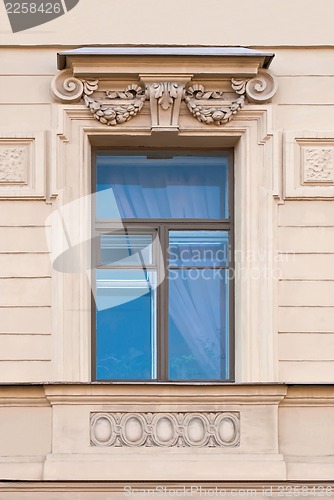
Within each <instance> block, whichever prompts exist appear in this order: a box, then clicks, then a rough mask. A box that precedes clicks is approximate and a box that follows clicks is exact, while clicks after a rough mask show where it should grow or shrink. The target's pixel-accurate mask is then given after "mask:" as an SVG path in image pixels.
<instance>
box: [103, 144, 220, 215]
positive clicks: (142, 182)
mask: <svg viewBox="0 0 334 500" xmlns="http://www.w3.org/2000/svg"><path fill="white" fill-rule="evenodd" d="M165 156H168V157H167V158H157V157H154V156H152V157H150V156H147V155H139V154H138V155H137V156H135V155H132V156H130V155H129V156H105V155H98V156H97V160H96V168H97V186H96V191H97V195H96V217H97V218H98V219H110V218H115V217H121V218H128V219H136V218H144V219H147V218H155V219H161V218H163V219H165V218H166V219H170V218H192V219H226V218H228V159H227V156H205V155H203V156H200V155H198V156H190V155H188V156H187V155H185V156H177V155H175V153H173V152H170V153H169V154H168V152H167V154H166V155H165ZM103 190H109V191H110V190H112V191H111V193H112V194H113V196H110V195H108V196H104V195H103ZM115 203H116V205H117V209H118V210H115ZM117 214H119V215H117Z"/></svg>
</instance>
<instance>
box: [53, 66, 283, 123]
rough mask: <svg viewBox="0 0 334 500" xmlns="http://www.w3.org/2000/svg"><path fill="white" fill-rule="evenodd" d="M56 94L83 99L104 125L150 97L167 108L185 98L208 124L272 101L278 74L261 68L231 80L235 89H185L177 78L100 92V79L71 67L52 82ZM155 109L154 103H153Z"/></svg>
mask: <svg viewBox="0 0 334 500" xmlns="http://www.w3.org/2000/svg"><path fill="white" fill-rule="evenodd" d="M51 90H52V94H53V97H54V98H55V99H56V100H58V101H60V102H63V103H74V102H78V101H80V99H83V100H84V102H85V104H86V106H87V107H88V108H89V109H90V111H91V112H92V114H93V116H94V118H95V119H96V120H98V121H99V122H101V123H102V124H104V125H111V126H113V125H118V124H121V123H124V122H126V121H129V120H130V119H131V118H133V117H134V116H136V115H137V114H138V113H139V112H140V111H141V109H142V108H143V106H144V103H145V101H146V100H151V99H152V95H153V99H155V100H156V101H157V104H158V106H160V108H161V109H162V110H163V111H165V112H167V111H169V110H170V108H172V107H173V104H174V103H176V102H180V101H181V100H183V101H184V102H185V103H186V105H187V108H188V110H189V111H190V113H191V114H192V115H193V116H194V117H195V118H196V119H197V120H198V121H200V122H202V123H205V124H207V125H210V124H215V125H224V124H225V123H228V122H229V121H230V120H232V119H233V117H234V116H235V115H236V114H237V113H238V112H239V111H240V109H241V108H242V106H243V105H244V103H245V102H246V100H247V101H248V102H256V103H264V102H268V101H269V100H270V99H271V98H272V97H273V96H274V94H275V93H276V90H277V85H276V81H275V79H274V77H273V76H272V75H271V74H270V73H269V72H268V71H267V70H260V71H259V73H258V75H257V76H256V77H255V78H252V79H250V80H236V79H234V78H232V80H231V92H234V94H235V98H234V99H231V98H229V97H228V96H229V95H230V93H228V94H227V93H226V92H223V91H206V90H205V88H204V86H203V85H199V84H194V85H192V86H189V87H188V88H186V89H184V85H182V84H179V83H177V82H169V81H168V82H157V83H150V84H147V85H145V86H140V85H137V84H132V85H128V86H127V87H126V88H125V89H124V90H123V91H109V90H107V91H104V92H102V96H101V95H100V93H98V94H97V92H99V80H94V81H85V80H80V79H79V78H75V77H74V76H73V75H72V73H71V70H63V71H61V72H60V73H58V74H57V75H56V76H55V77H54V79H53V82H52V86H51ZM151 111H152V105H151Z"/></svg>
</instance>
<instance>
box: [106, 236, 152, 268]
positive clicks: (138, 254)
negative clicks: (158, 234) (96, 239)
mask: <svg viewBox="0 0 334 500" xmlns="http://www.w3.org/2000/svg"><path fill="white" fill-rule="evenodd" d="M100 257H101V260H100V262H101V263H102V264H113V265H120V266H125V265H134V264H152V235H151V234H143V235H140V234H102V235H101V237H100Z"/></svg>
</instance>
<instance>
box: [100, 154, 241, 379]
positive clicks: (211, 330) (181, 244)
mask: <svg viewBox="0 0 334 500" xmlns="http://www.w3.org/2000/svg"><path fill="white" fill-rule="evenodd" d="M95 163H96V168H95V180H94V183H95V185H96V203H95V216H94V219H95V221H94V230H95V235H96V238H94V241H96V245H95V249H96V254H95V255H96V269H95V273H94V274H95V276H94V278H95V279H94V281H95V283H96V289H95V293H94V295H95V304H96V314H95V316H94V325H93V326H94V332H95V334H94V348H93V368H94V370H93V372H94V373H95V379H96V380H124V381H125V380H138V381H140V380H142V381H149V380H152V381H154V380H155V381H196V380H198V381H201V380H203V381H205V380H210V381H215V380H216V381H226V380H232V379H233V362H232V359H233V358H232V353H233V336H232V333H231V332H232V328H233V301H232V298H233V279H232V278H233V273H232V267H233V252H231V249H232V248H233V209H232V203H233V199H232V194H233V165H232V155H231V154H230V152H228V151H226V152H212V151H210V152H207V151H198V152H196V151H192V152H188V151H172V150H171V151H160V150H153V151H152V150H150V151H144V152H142V151H140V152H138V151H137V152H136V151H134V152H129V151H126V152H125V151H124V152H120V151H113V152H112V151H97V152H96V158H95Z"/></svg>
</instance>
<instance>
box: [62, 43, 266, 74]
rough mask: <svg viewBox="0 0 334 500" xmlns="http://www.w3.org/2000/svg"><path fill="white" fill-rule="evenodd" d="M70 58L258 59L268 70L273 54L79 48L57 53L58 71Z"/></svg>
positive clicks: (245, 50) (205, 49)
mask: <svg viewBox="0 0 334 500" xmlns="http://www.w3.org/2000/svg"><path fill="white" fill-rule="evenodd" d="M70 56H80V57H87V56H122V57H127V56H160V57H161V56H173V57H180V56H181V57H194V56H195V57H260V58H263V63H262V65H261V66H260V67H261V68H265V69H267V68H269V66H270V63H271V61H272V59H273V58H274V54H273V53H271V52H263V51H259V50H254V49H248V48H246V47H168V46H165V47H152V46H151V47H141V46H137V47H81V48H78V49H74V50H66V51H62V52H59V53H58V69H65V68H67V67H69V66H68V58H69V57H70Z"/></svg>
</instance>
